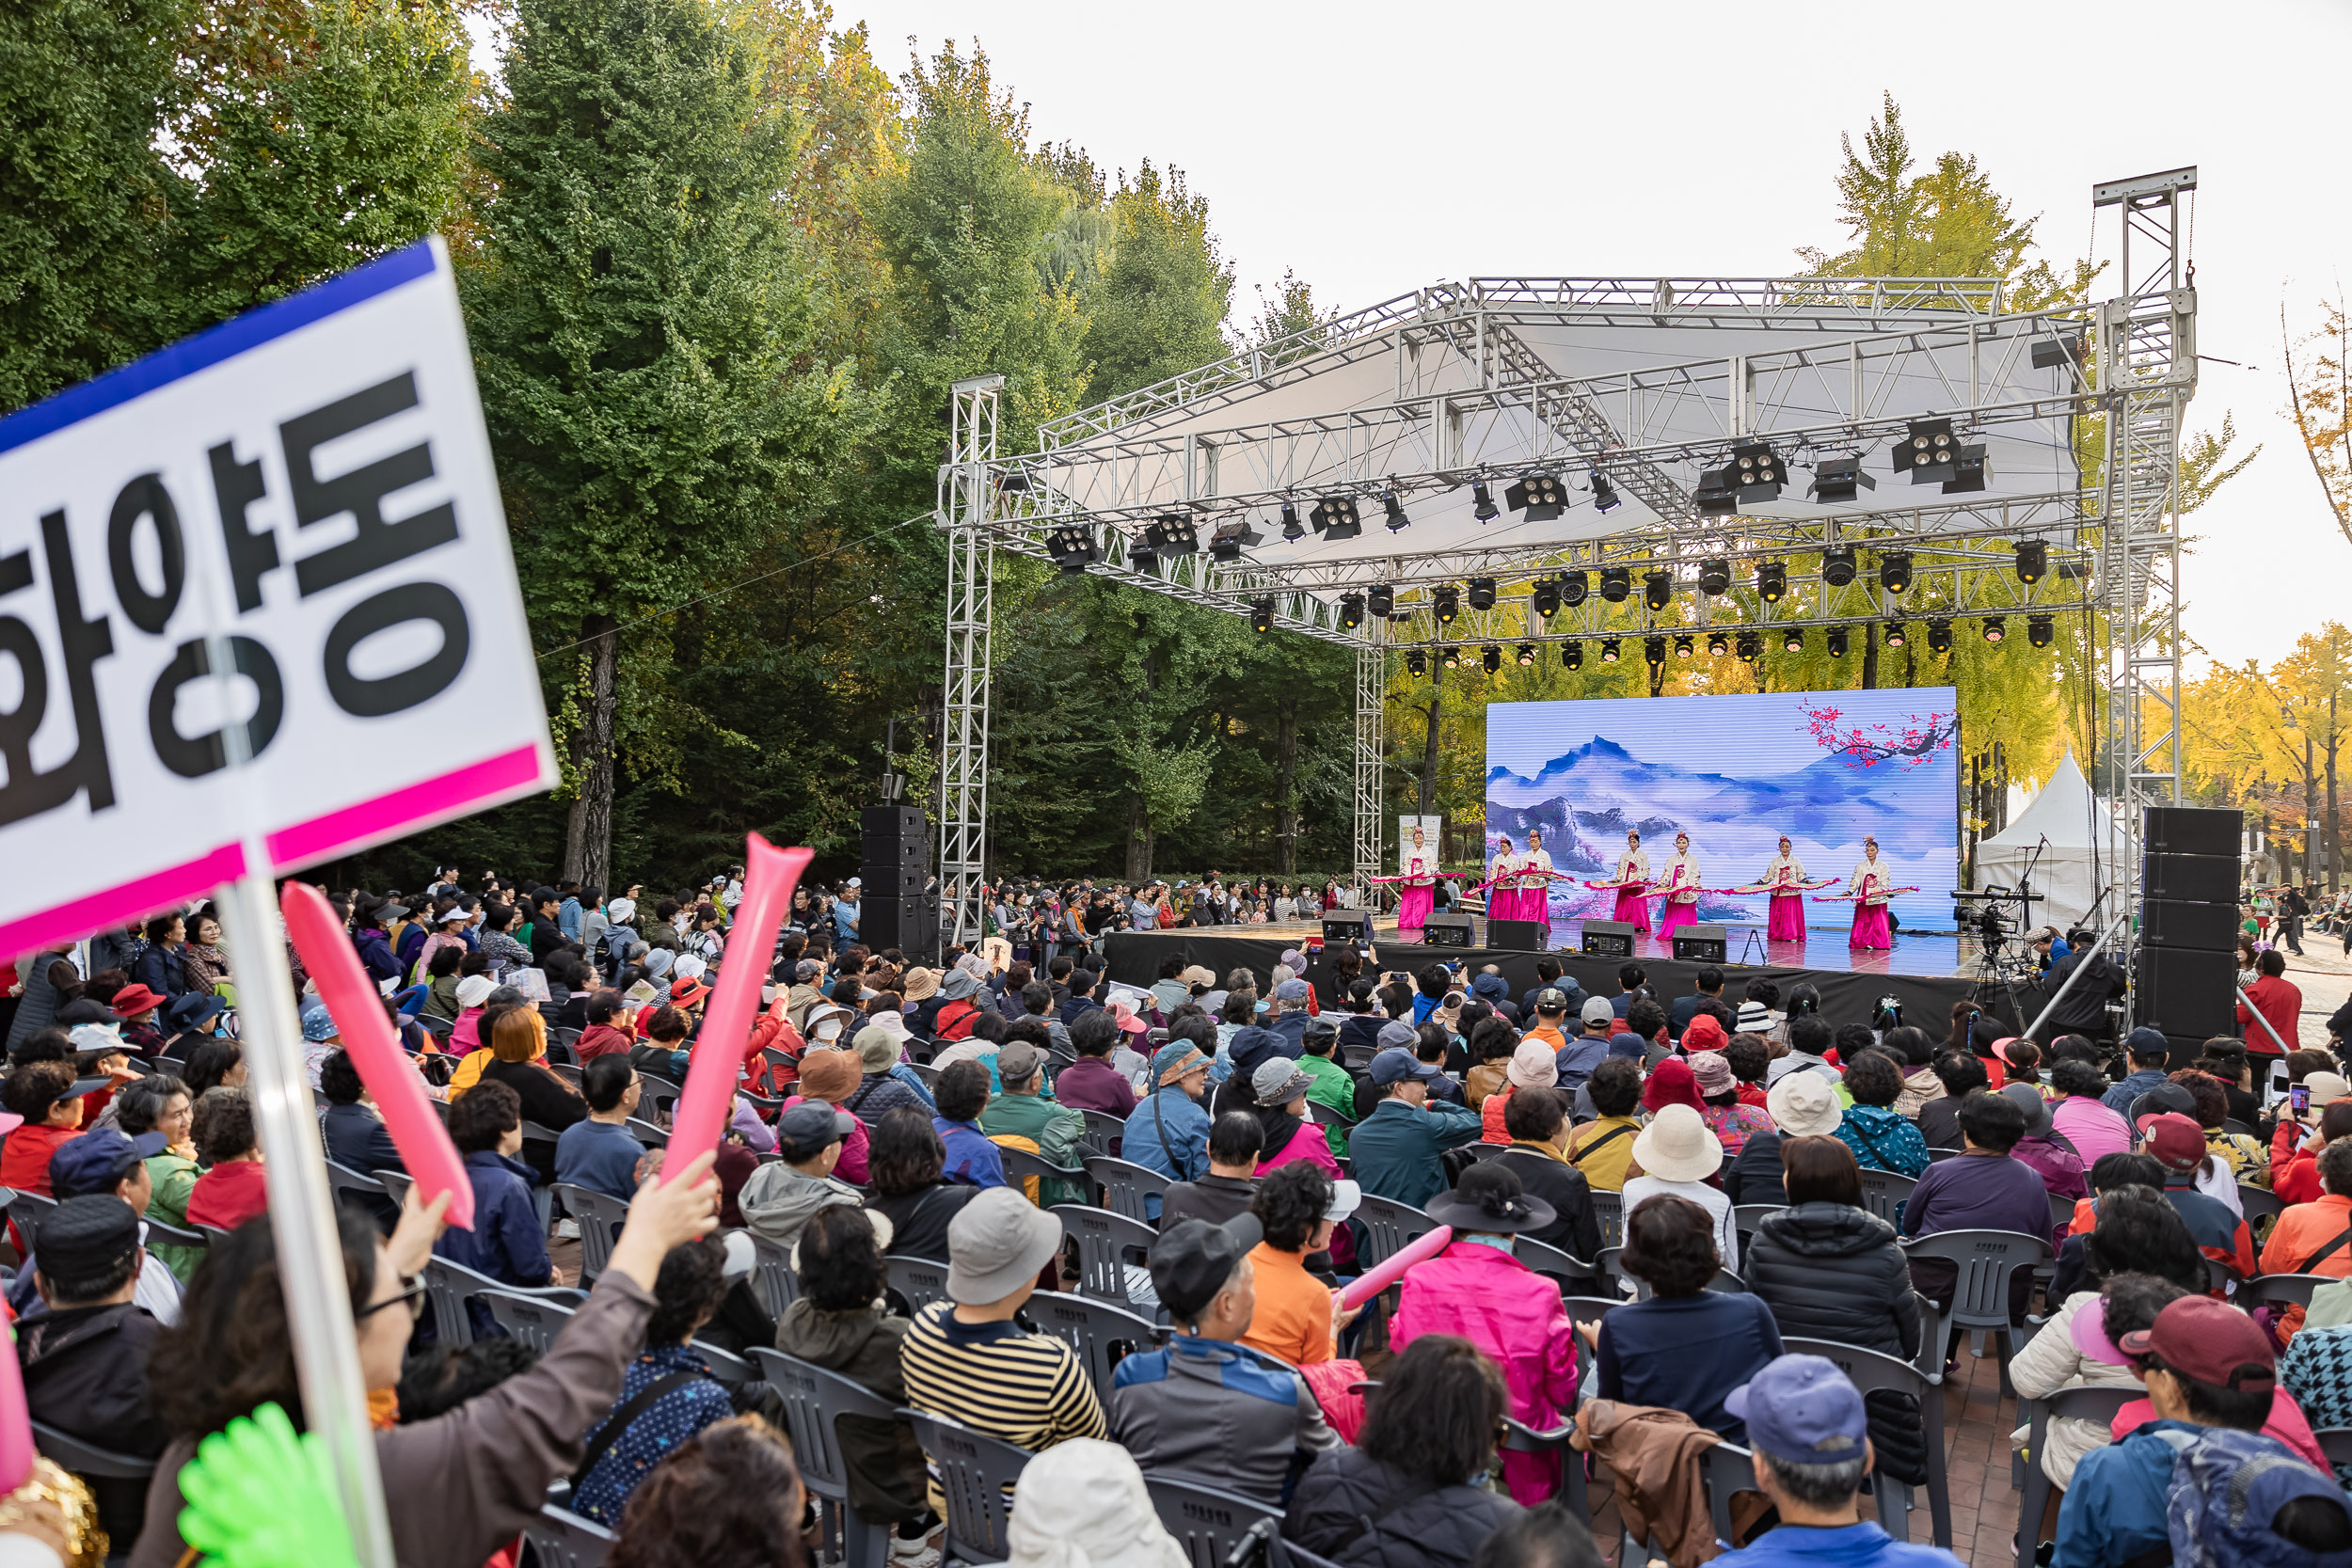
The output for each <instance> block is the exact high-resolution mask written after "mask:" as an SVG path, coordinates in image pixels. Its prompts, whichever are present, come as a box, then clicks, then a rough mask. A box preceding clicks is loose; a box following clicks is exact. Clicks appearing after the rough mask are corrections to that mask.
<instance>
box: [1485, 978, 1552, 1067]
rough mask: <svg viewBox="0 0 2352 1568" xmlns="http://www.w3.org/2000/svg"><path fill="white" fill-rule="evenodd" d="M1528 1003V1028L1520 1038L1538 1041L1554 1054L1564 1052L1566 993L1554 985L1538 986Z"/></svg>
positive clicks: (1530, 995)
mask: <svg viewBox="0 0 2352 1568" xmlns="http://www.w3.org/2000/svg"><path fill="white" fill-rule="evenodd" d="M1481 978H1484V976H1481ZM1528 1002H1529V1006H1530V1009H1531V1010H1530V1013H1529V1015H1528V1025H1529V1026H1528V1030H1527V1033H1526V1034H1524V1035H1522V1036H1521V1037H1520V1038H1521V1039H1523V1040H1536V1041H1540V1042H1541V1043H1542V1044H1543V1045H1545V1046H1546V1047H1548V1048H1549V1049H1550V1050H1551V1051H1553V1052H1555V1053H1557V1052H1561V1051H1565V1050H1566V1049H1567V1045H1568V1022H1567V1020H1568V993H1567V992H1566V991H1565V990H1562V989H1561V988H1560V987H1558V986H1556V985H1545V986H1538V987H1536V988H1535V990H1534V991H1533V992H1531V993H1530V994H1529V997H1528Z"/></svg>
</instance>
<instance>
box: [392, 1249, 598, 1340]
mask: <svg viewBox="0 0 2352 1568" xmlns="http://www.w3.org/2000/svg"><path fill="white" fill-rule="evenodd" d="M423 1279H424V1285H425V1300H426V1301H427V1302H428V1303H430V1304H431V1305H432V1307H433V1323H434V1326H435V1329H436V1330H437V1334H438V1337H439V1338H440V1342H441V1343H442V1344H444V1345H470V1344H472V1343H473V1342H474V1339H475V1338H476V1336H475V1334H474V1325H473V1314H472V1313H471V1312H469V1311H468V1310H467V1304H468V1303H469V1302H470V1301H473V1300H475V1299H476V1298H478V1297H481V1296H485V1295H487V1294H488V1293H489V1292H491V1291H501V1292H504V1293H505V1294H508V1295H516V1296H522V1297H525V1298H527V1299H532V1300H537V1301H550V1302H554V1303H556V1304H557V1305H558V1306H563V1307H577V1306H579V1305H580V1303H582V1302H584V1301H586V1300H587V1299H588V1296H587V1292H585V1291H576V1290H573V1289H572V1288H571V1287H569V1286H567V1285H543V1286H539V1287H537V1288H535V1289H526V1288H524V1287H522V1286H518V1285H509V1284H507V1283H505V1282H504V1281H503V1280H497V1279H492V1278H491V1277H490V1276H489V1275H486V1274H481V1273H477V1272H476V1271H475V1270H472V1269H469V1268H468V1267H466V1265H465V1264H463V1263H453V1262H451V1261H450V1260H449V1259H446V1258H441V1257H434V1258H428V1259H425V1264H424V1275H423ZM492 1321H493V1322H495V1321H496V1314H495V1313H493V1314H492Z"/></svg>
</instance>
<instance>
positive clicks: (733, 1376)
mask: <svg viewBox="0 0 2352 1568" xmlns="http://www.w3.org/2000/svg"><path fill="white" fill-rule="evenodd" d="M686 1348H687V1349H688V1350H690V1351H691V1352H693V1353H694V1354H696V1355H699V1356H701V1357H702V1362H703V1366H704V1367H705V1368H707V1369H708V1370H709V1372H710V1377H711V1381H712V1382H714V1383H723V1384H725V1385H726V1386H728V1387H730V1388H732V1387H734V1386H736V1385H738V1384H741V1383H757V1382H758V1381H759V1373H758V1372H757V1371H756V1370H754V1369H753V1367H752V1364H751V1363H750V1362H748V1361H746V1360H744V1359H743V1358H742V1357H741V1356H739V1355H738V1354H735V1353H734V1352H733V1351H731V1350H721V1349H720V1348H719V1347H718V1346H716V1345H689V1346H687V1347H686Z"/></svg>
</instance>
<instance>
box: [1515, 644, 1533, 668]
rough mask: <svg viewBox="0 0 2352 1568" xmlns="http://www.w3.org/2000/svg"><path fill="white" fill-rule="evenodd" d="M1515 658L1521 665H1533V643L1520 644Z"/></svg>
mask: <svg viewBox="0 0 2352 1568" xmlns="http://www.w3.org/2000/svg"><path fill="white" fill-rule="evenodd" d="M1517 657H1518V661H1519V663H1520V664H1521V665H1532V664H1534V662H1535V644H1534V643H1533V642H1522V643H1520V644H1519V647H1518V655H1517Z"/></svg>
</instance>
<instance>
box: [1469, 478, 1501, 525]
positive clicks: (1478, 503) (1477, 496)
mask: <svg viewBox="0 0 2352 1568" xmlns="http://www.w3.org/2000/svg"><path fill="white" fill-rule="evenodd" d="M1470 515H1471V516H1473V517H1475V518H1477V519H1478V520H1479V521H1480V522H1482V523H1491V522H1493V521H1494V520H1495V519H1496V518H1497V517H1500V516H1502V512H1501V511H1499V510H1497V508H1496V506H1495V493H1494V490H1493V489H1492V488H1491V487H1490V486H1489V485H1488V484H1487V483H1486V481H1485V480H1483V479H1474V480H1472V481H1470Z"/></svg>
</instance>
